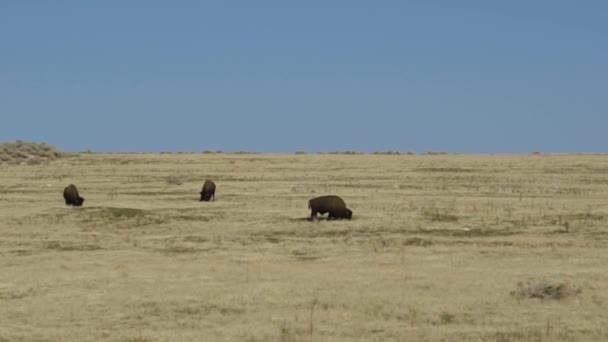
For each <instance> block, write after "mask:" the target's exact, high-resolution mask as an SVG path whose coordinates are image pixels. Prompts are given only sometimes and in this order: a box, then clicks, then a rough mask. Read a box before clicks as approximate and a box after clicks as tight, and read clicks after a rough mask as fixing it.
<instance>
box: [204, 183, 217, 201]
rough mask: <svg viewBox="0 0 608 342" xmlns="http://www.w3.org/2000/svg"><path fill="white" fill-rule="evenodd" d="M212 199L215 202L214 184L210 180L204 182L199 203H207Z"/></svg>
mask: <svg viewBox="0 0 608 342" xmlns="http://www.w3.org/2000/svg"><path fill="white" fill-rule="evenodd" d="M211 197H213V200H214V201H215V183H213V182H212V181H210V180H206V181H205V184H203V189H202V190H201V201H209V200H211Z"/></svg>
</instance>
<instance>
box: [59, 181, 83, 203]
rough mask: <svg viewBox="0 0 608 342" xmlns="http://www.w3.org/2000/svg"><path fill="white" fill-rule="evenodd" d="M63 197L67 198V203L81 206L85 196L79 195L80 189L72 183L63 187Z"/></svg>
mask: <svg viewBox="0 0 608 342" xmlns="http://www.w3.org/2000/svg"><path fill="white" fill-rule="evenodd" d="M63 198H64V199H65V205H73V206H75V207H80V206H81V205H82V203H84V198H82V197H80V195H78V189H76V185H74V184H70V185H68V186H67V187H66V188H65V189H63Z"/></svg>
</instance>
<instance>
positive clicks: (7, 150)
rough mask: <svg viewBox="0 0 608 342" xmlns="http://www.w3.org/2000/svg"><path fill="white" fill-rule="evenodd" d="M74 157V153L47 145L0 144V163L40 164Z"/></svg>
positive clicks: (18, 141) (25, 143) (15, 142)
mask: <svg viewBox="0 0 608 342" xmlns="http://www.w3.org/2000/svg"><path fill="white" fill-rule="evenodd" d="M71 156H75V154H74V153H69V152H64V151H60V150H58V149H57V148H56V147H55V146H52V145H49V144H47V143H41V144H38V143H35V142H26V141H21V140H17V141H9V142H5V143H1V144H0V163H6V164H21V163H26V164H40V163H42V162H46V161H50V160H55V159H57V158H65V157H71Z"/></svg>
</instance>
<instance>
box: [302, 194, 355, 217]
mask: <svg viewBox="0 0 608 342" xmlns="http://www.w3.org/2000/svg"><path fill="white" fill-rule="evenodd" d="M308 208H309V209H310V210H311V212H310V218H311V220H313V221H314V220H315V219H316V218H317V213H319V214H321V215H323V214H325V213H329V215H328V216H327V219H328V220H331V219H334V218H335V219H343V218H345V219H348V220H350V219H351V218H352V217H353V212H352V211H351V210H350V209H348V208H347V207H346V204H345V203H344V200H342V198H340V197H338V196H334V195H329V196H321V197H317V198H313V199H311V200H310V201H308Z"/></svg>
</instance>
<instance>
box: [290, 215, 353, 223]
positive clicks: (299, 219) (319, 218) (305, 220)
mask: <svg viewBox="0 0 608 342" xmlns="http://www.w3.org/2000/svg"><path fill="white" fill-rule="evenodd" d="M289 221H291V222H321V221H329V222H332V221H352V219H350V220H347V219H333V218H332V219H329V218H327V217H323V216H317V218H316V219H315V220H313V219H312V218H310V216H308V217H294V218H291V219H289Z"/></svg>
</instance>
